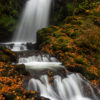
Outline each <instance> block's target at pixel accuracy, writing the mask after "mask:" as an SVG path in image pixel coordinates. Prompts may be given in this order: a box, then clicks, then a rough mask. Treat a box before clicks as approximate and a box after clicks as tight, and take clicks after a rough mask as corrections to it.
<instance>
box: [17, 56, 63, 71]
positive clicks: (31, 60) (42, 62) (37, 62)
mask: <svg viewBox="0 0 100 100" xmlns="http://www.w3.org/2000/svg"><path fill="white" fill-rule="evenodd" d="M18 64H25V67H26V69H38V70H43V69H55V68H63V67H64V66H62V63H60V62H59V61H58V60H57V59H56V58H54V57H49V55H46V56H45V55H42V56H41V55H37V56H31V57H27V58H20V59H19V61H18Z"/></svg>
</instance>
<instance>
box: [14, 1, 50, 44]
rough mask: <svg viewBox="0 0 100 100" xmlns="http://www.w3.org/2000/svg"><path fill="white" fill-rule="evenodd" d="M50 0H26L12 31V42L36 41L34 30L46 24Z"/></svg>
mask: <svg viewBox="0 0 100 100" xmlns="http://www.w3.org/2000/svg"><path fill="white" fill-rule="evenodd" d="M50 5H51V0H28V1H27V3H26V5H25V9H24V11H23V13H22V17H21V20H20V22H19V24H18V27H17V29H16V31H15V33H14V37H13V41H14V42H36V32H37V30H39V29H41V28H45V27H47V26H48V21H49V13H50V11H49V10H50Z"/></svg>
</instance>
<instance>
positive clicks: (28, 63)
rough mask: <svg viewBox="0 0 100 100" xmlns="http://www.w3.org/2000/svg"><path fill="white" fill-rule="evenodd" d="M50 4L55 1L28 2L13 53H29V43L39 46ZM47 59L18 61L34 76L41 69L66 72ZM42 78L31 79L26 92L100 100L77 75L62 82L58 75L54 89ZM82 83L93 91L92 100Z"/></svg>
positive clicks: (59, 99) (63, 99)
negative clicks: (24, 51) (21, 51)
mask: <svg viewBox="0 0 100 100" xmlns="http://www.w3.org/2000/svg"><path fill="white" fill-rule="evenodd" d="M51 1H52V0H28V1H27V3H26V6H25V9H24V11H23V13H22V17H21V20H20V23H19V25H18V27H17V29H16V31H15V33H14V37H13V40H12V41H13V42H14V46H11V47H13V48H12V50H13V51H20V50H27V48H26V43H27V42H31V43H35V42H36V32H37V30H39V29H41V28H44V27H47V26H48V20H49V13H50V11H49V10H50V5H51ZM8 44H9V43H8ZM29 52H30V51H29ZM47 56H48V55H46V56H42V57H41V55H37V56H31V57H22V58H19V62H18V64H25V67H26V70H27V71H29V72H31V73H34V70H35V72H36V70H40V69H42V70H43V71H44V69H50V70H54V69H56V70H57V69H58V68H63V69H64V66H62V63H60V62H59V61H58V60H57V59H55V58H54V57H52V58H49V57H47ZM30 70H31V71H30ZM64 70H65V69H64ZM57 71H58V70H57ZM39 72H40V71H37V74H38V75H41V74H40V73H39ZM60 73H61V72H60ZM39 77H40V80H39V79H33V78H31V79H30V80H29V82H28V87H27V89H28V90H35V91H40V95H41V96H44V97H47V98H49V99H51V100H99V99H98V98H97V97H96V95H95V94H94V91H93V89H92V87H91V86H90V85H89V84H88V83H87V82H85V81H84V80H83V79H82V78H81V77H80V76H79V75H78V74H71V75H67V77H63V78H62V77H61V75H58V74H57V75H56V76H54V77H53V79H54V85H53V86H52V85H51V84H50V83H49V81H48V76H47V75H42V76H39ZM82 82H84V83H85V85H87V87H88V88H89V89H90V92H91V96H92V97H91V99H90V98H89V97H87V96H85V95H84V93H85V91H86V90H85V91H84V90H83V88H82V87H83V84H82Z"/></svg>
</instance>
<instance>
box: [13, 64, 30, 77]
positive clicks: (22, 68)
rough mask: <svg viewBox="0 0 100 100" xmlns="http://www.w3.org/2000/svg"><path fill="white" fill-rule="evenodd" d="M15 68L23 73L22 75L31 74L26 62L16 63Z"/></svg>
mask: <svg viewBox="0 0 100 100" xmlns="http://www.w3.org/2000/svg"><path fill="white" fill-rule="evenodd" d="M14 69H15V70H16V71H18V73H19V74H22V75H29V72H27V71H26V69H25V65H24V64H20V65H15V67H14Z"/></svg>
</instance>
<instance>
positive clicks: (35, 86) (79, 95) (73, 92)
mask: <svg viewBox="0 0 100 100" xmlns="http://www.w3.org/2000/svg"><path fill="white" fill-rule="evenodd" d="M40 80H41V81H40ZM40 80H37V79H31V80H30V81H29V83H28V90H35V91H40V94H41V96H44V97H46V98H49V99H50V100H99V99H98V98H97V97H96V96H95V94H94V92H93V90H92V88H91V86H90V85H89V87H90V92H91V94H92V99H90V98H88V97H85V96H84V91H83V87H82V86H83V85H82V82H84V80H83V79H82V78H81V77H80V76H79V75H78V74H71V75H68V76H67V77H66V78H64V79H62V78H61V77H60V76H58V75H57V76H55V77H54V87H53V86H52V85H50V83H49V82H48V77H47V75H43V76H41V78H40ZM85 85H87V84H85Z"/></svg>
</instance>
